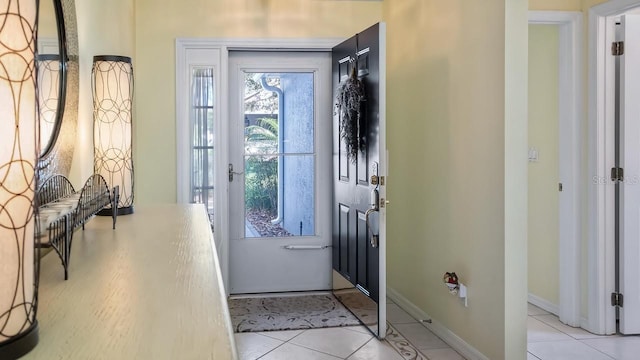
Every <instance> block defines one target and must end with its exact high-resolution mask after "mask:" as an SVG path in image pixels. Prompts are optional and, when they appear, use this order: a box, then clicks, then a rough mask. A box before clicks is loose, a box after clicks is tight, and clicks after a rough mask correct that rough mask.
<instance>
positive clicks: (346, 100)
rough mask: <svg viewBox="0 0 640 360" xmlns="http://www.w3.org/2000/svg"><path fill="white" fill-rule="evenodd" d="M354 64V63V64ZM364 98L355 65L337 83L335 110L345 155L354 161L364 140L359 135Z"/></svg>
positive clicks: (363, 144) (361, 149)
mask: <svg viewBox="0 0 640 360" xmlns="http://www.w3.org/2000/svg"><path fill="white" fill-rule="evenodd" d="M354 65H355V64H354ZM365 100H366V96H365V89H364V84H363V83H362V81H360V79H358V75H357V71H356V66H353V67H352V68H351V74H350V75H349V77H348V78H347V79H345V80H344V81H343V82H341V83H340V85H338V91H337V94H336V112H337V113H338V115H339V116H340V138H341V139H342V140H344V142H345V145H346V147H347V157H348V158H349V159H350V160H351V162H353V163H355V162H356V159H357V158H358V152H359V151H363V150H364V148H365V142H364V140H363V139H362V137H361V136H360V128H361V126H360V125H361V120H362V108H363V106H362V105H363V102H364V101H365Z"/></svg>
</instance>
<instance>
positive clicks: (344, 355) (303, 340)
mask: <svg viewBox="0 0 640 360" xmlns="http://www.w3.org/2000/svg"><path fill="white" fill-rule="evenodd" d="M387 317H388V321H389V323H390V325H391V328H390V330H389V331H388V332H387V339H386V340H385V341H379V340H378V339H376V338H375V337H373V335H371V333H369V331H368V330H367V329H366V328H364V327H363V326H350V327H341V328H327V329H311V330H294V331H276V332H274V331H268V332H260V333H240V334H235V337H236V345H237V347H238V353H239V356H240V359H241V360H256V359H260V360H288V359H295V360H299V359H305V360H325V359H327V360H329V359H331V360H336V359H342V360H345V359H348V360H427V359H429V360H464V358H463V357H462V356H460V355H459V354H458V353H457V352H455V351H454V350H453V349H451V347H449V346H448V345H447V344H445V343H444V342H443V341H442V340H440V339H439V338H438V337H437V336H435V335H434V334H433V333H432V332H431V331H429V330H428V329H427V328H426V327H424V326H422V325H421V324H420V323H418V322H417V321H416V320H415V319H414V318H412V317H411V316H410V315H409V314H407V313H406V312H405V311H404V310H402V309H400V307H398V305H396V304H394V303H392V302H389V304H387Z"/></svg>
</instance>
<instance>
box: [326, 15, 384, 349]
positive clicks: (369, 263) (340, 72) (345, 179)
mask: <svg viewBox="0 0 640 360" xmlns="http://www.w3.org/2000/svg"><path fill="white" fill-rule="evenodd" d="M384 37H385V26H384V24H376V25H374V26H372V27H370V28H368V29H367V30H365V31H363V32H362V33H359V34H357V35H356V36H354V37H352V38H350V39H348V40H346V41H344V42H343V43H341V44H339V45H338V46H336V47H335V48H333V56H332V64H333V65H332V66H333V69H332V71H333V89H334V93H333V94H334V99H336V95H337V92H338V88H339V86H340V84H341V83H344V82H345V81H347V79H348V78H349V76H350V74H352V71H355V75H356V76H357V78H358V79H359V80H360V81H361V82H362V84H363V85H364V101H363V102H362V106H361V107H360V109H359V110H360V114H361V115H360V116H359V117H358V118H359V121H356V122H352V126H351V134H350V135H349V136H351V137H352V139H353V141H351V142H350V143H351V144H356V152H357V155H352V156H349V151H348V146H347V141H345V139H344V136H341V129H342V128H343V126H344V122H345V121H348V119H347V118H348V117H345V116H342V115H341V112H340V111H336V112H335V114H334V117H333V164H334V171H333V174H334V179H333V184H334V199H333V210H332V212H333V269H334V276H333V288H334V294H335V295H336V297H338V299H340V300H341V301H342V302H343V303H344V304H345V306H347V307H348V308H349V309H350V310H351V311H352V312H353V313H354V314H355V315H356V316H357V317H358V318H359V319H360V320H361V321H362V322H363V323H364V324H365V325H366V326H367V327H368V328H369V329H370V330H371V331H372V332H373V333H374V334H376V335H377V336H378V337H379V338H383V337H384V336H385V333H386V325H387V324H386V259H385V253H386V236H385V228H386V226H385V218H386V213H385V212H386V201H385V199H386V194H385V192H386V187H385V181H386V169H387V164H386V145H385V137H384V136H385V111H386V109H385V66H384V64H385V46H384V44H385V43H384Z"/></svg>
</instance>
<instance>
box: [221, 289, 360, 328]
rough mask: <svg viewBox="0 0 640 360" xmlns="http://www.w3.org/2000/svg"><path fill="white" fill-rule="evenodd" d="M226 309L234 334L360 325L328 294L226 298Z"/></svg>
mask: <svg viewBox="0 0 640 360" xmlns="http://www.w3.org/2000/svg"><path fill="white" fill-rule="evenodd" d="M229 312H230V313H231V323H232V324H233V329H234V332H236V333H241V332H258V331H281V330H300V329H319V328H327V327H340V326H353V325H360V322H359V321H358V319H357V318H356V317H355V316H354V315H353V314H351V312H349V310H347V309H346V308H345V307H344V306H343V305H342V304H340V302H339V301H338V300H337V299H336V298H335V297H334V296H333V295H330V294H328V295H301V296H285V297H264V298H241V299H229Z"/></svg>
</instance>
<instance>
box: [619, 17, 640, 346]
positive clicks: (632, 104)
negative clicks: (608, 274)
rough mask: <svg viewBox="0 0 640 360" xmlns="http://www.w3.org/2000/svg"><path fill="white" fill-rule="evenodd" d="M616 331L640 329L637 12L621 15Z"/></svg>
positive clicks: (639, 36) (639, 61)
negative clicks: (618, 301)
mask: <svg viewBox="0 0 640 360" xmlns="http://www.w3.org/2000/svg"><path fill="white" fill-rule="evenodd" d="M620 29H621V37H622V39H621V40H622V41H624V54H623V55H622V56H621V57H620V167H622V169H624V180H623V181H621V182H620V198H619V199H620V200H619V204H620V205H619V206H620V225H619V226H620V235H619V239H620V242H619V263H618V266H619V274H620V275H619V292H620V293H621V294H622V295H623V304H622V307H620V323H619V326H620V327H619V331H620V332H621V333H623V334H638V333H640V261H639V259H640V15H625V16H623V17H622V18H621V28H620Z"/></svg>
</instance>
